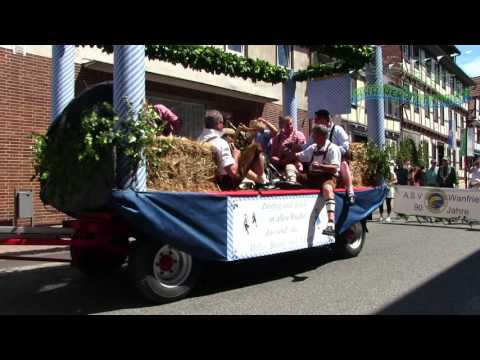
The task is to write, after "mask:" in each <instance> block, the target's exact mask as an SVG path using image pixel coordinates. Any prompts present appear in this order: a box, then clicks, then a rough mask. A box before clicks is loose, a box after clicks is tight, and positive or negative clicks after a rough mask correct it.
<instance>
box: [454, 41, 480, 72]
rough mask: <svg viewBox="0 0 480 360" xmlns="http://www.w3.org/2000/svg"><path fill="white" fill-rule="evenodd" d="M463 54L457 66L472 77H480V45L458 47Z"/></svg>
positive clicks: (458, 58) (459, 57)
mask: <svg viewBox="0 0 480 360" xmlns="http://www.w3.org/2000/svg"><path fill="white" fill-rule="evenodd" d="M456 46H457V47H458V49H459V50H460V52H461V53H462V54H461V55H460V56H458V57H457V65H458V66H460V67H461V68H462V70H463V71H465V73H466V74H467V75H468V76H470V77H473V76H480V45H456Z"/></svg>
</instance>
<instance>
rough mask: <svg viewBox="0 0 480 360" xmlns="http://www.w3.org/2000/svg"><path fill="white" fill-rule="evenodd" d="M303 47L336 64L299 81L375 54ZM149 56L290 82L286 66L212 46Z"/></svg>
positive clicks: (170, 48) (164, 48)
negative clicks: (326, 56) (324, 56)
mask: <svg viewBox="0 0 480 360" xmlns="http://www.w3.org/2000/svg"><path fill="white" fill-rule="evenodd" d="M81 46H85V45H81ZM89 46H92V47H93V46H96V47H98V48H100V49H102V51H104V52H106V53H108V54H111V53H113V45H89ZM301 46H305V47H309V48H310V49H312V50H315V51H320V52H322V53H323V54H326V55H328V56H330V57H332V58H333V59H334V61H333V62H332V63H328V64H319V65H312V66H309V67H308V68H307V69H305V70H300V71H298V72H296V73H295V74H294V75H293V78H294V79H295V80H296V81H305V80H309V79H314V78H318V77H322V76H327V75H332V74H340V73H348V72H349V71H351V70H354V71H356V70H359V69H361V68H362V67H363V66H364V65H365V64H366V63H367V62H369V61H370V59H371V56H372V54H373V48H372V47H371V46H364V45H358V46H357V45H314V46H310V45H301ZM145 56H146V57H147V58H148V59H150V60H160V61H166V62H169V63H172V64H174V65H176V64H182V66H183V67H185V68H190V69H193V70H197V71H200V70H204V71H206V72H208V73H211V74H224V75H228V76H231V77H241V78H243V79H250V80H252V81H253V82H256V81H264V82H267V83H271V84H278V83H281V82H284V81H286V80H287V79H288V77H289V70H288V69H287V68H286V67H283V66H277V65H272V64H270V63H268V62H267V61H264V60H260V59H252V58H247V57H244V56H239V55H236V54H231V53H228V52H225V51H224V50H222V49H219V48H215V47H211V46H200V45H145Z"/></svg>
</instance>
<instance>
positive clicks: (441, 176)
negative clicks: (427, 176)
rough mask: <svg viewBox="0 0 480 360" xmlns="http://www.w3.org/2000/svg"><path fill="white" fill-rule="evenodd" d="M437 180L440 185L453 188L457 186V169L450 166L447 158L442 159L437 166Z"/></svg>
mask: <svg viewBox="0 0 480 360" xmlns="http://www.w3.org/2000/svg"><path fill="white" fill-rule="evenodd" d="M437 181H438V185H439V186H440V187H446V188H454V187H455V186H458V176H457V171H456V170H455V168H454V167H453V166H450V163H449V161H448V159H442V166H440V167H439V168H438V176H437Z"/></svg>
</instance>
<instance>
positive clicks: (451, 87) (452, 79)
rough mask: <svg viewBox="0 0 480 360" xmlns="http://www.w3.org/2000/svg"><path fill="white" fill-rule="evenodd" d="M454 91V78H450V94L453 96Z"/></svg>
mask: <svg viewBox="0 0 480 360" xmlns="http://www.w3.org/2000/svg"><path fill="white" fill-rule="evenodd" d="M454 91H455V76H452V77H451V78H450V93H451V94H453V92H454Z"/></svg>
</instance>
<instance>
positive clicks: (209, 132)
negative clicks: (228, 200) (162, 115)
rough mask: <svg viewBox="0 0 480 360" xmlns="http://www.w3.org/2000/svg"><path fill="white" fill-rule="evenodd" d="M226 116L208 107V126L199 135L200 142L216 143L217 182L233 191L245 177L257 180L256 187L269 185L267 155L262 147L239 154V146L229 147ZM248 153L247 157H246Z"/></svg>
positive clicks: (221, 186)
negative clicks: (225, 133) (225, 131)
mask: <svg viewBox="0 0 480 360" xmlns="http://www.w3.org/2000/svg"><path fill="white" fill-rule="evenodd" d="M223 123H224V121H223V116H222V113H220V112H219V111H217V110H208V111H207V112H206V114H205V129H203V132H202V133H201V134H200V136H199V137H198V139H197V140H198V141H200V142H203V143H208V144H210V145H212V146H213V148H214V151H215V158H216V163H217V166H218V167H217V174H216V175H217V182H218V185H219V187H220V189H221V190H224V191H227V190H234V189H237V188H238V185H239V184H240V182H241V181H242V179H243V178H245V177H247V178H248V179H250V180H252V181H254V182H255V184H256V187H257V188H268V187H269V184H268V181H267V177H266V175H265V171H264V167H265V157H264V155H263V153H262V151H261V147H260V146H257V147H256V148H255V149H253V151H249V152H245V154H243V156H242V154H241V153H240V151H239V150H238V149H236V148H234V149H233V151H232V150H230V147H229V144H228V143H227V141H225V139H223V138H222V136H223ZM245 155H248V156H245Z"/></svg>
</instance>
